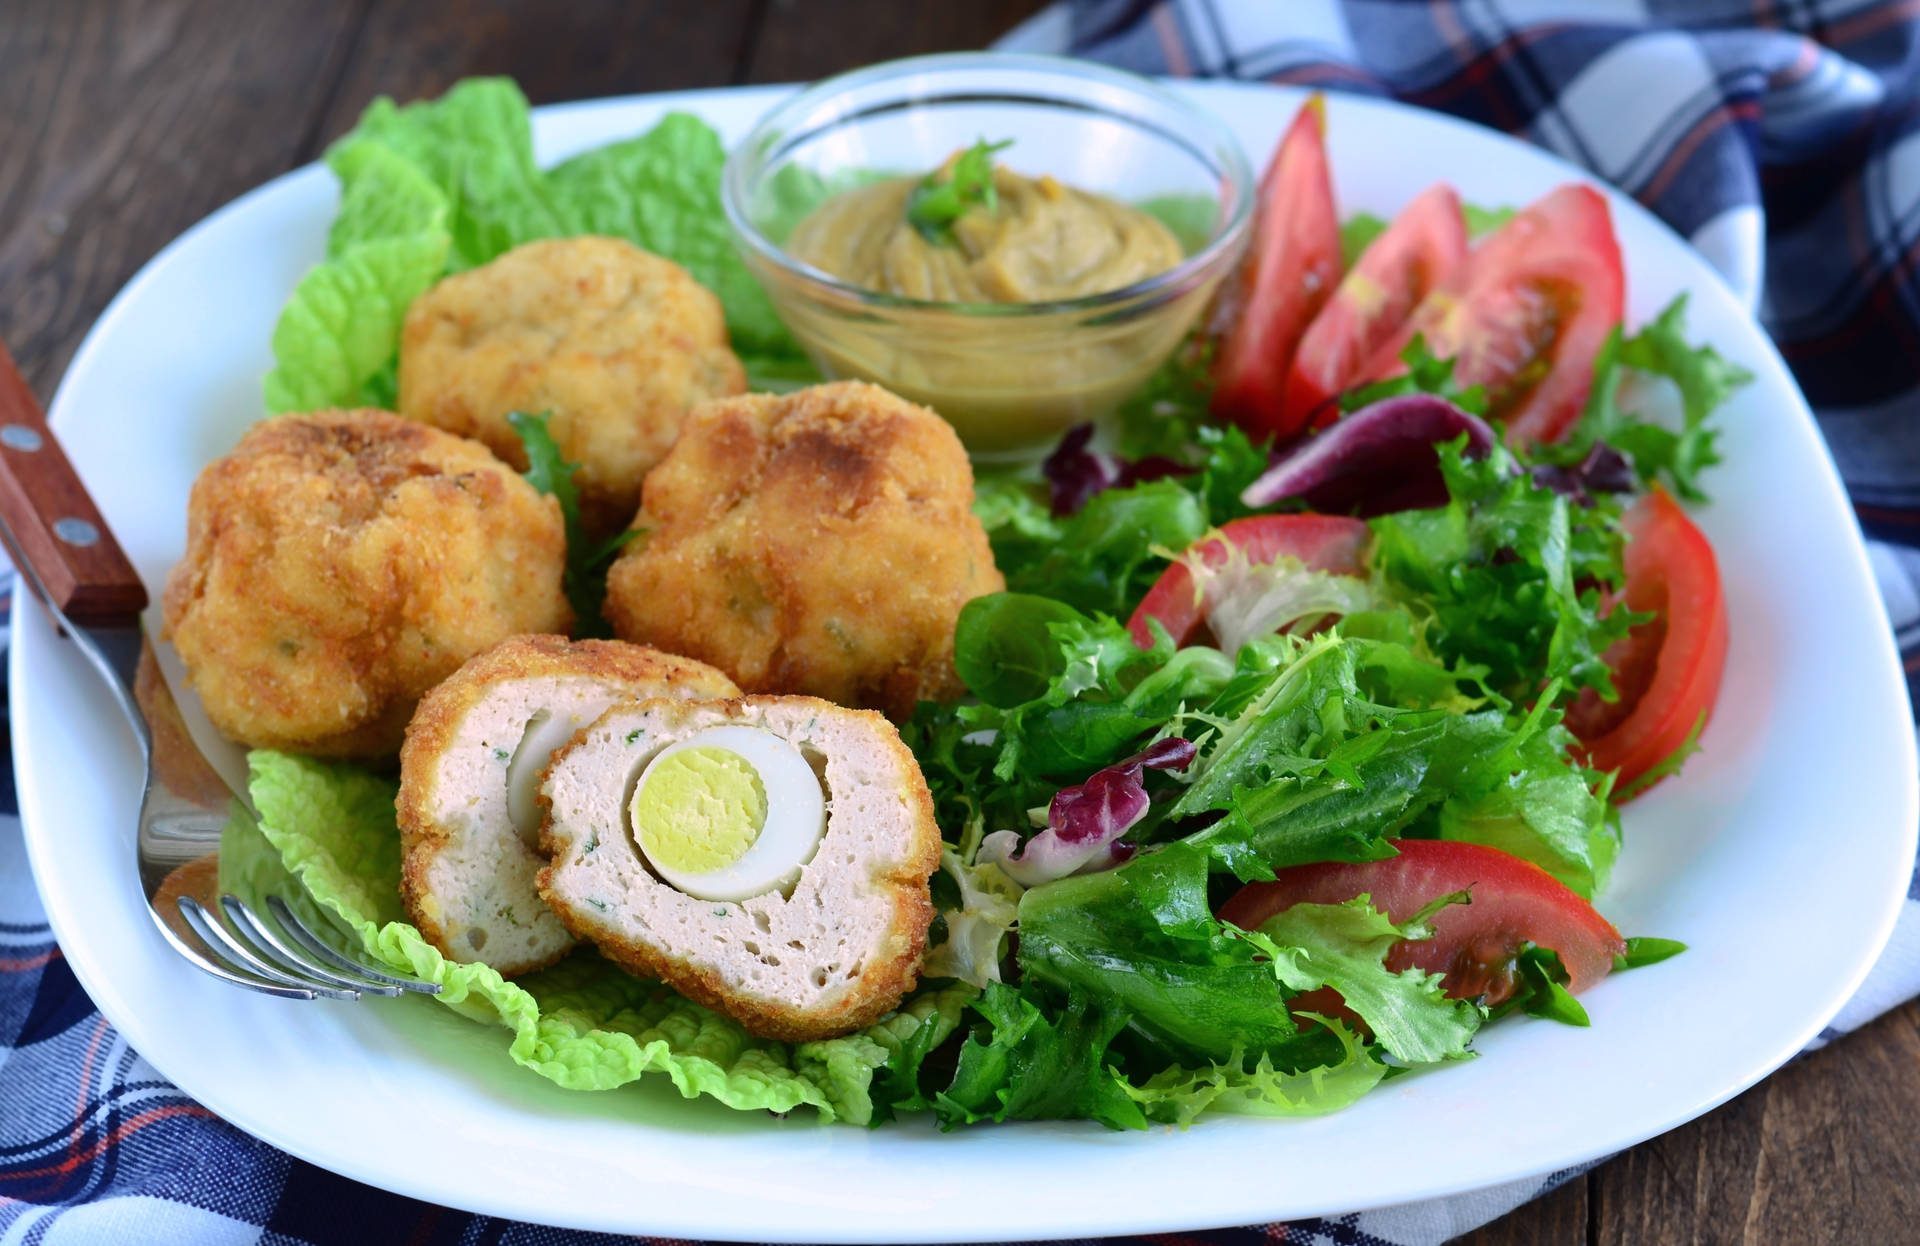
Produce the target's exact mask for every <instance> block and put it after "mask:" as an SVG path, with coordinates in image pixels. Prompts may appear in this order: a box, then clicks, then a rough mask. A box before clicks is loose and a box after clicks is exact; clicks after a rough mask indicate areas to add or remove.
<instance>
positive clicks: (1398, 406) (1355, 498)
mask: <svg viewBox="0 0 1920 1246" xmlns="http://www.w3.org/2000/svg"><path fill="white" fill-rule="evenodd" d="M1462 433H1465V434H1466V435H1467V447H1466V457H1468V458H1470V459H1477V458H1479V457H1480V456H1481V455H1483V454H1485V453H1487V451H1489V450H1491V449H1492V448H1493V440H1494V438H1493V429H1492V428H1491V427H1490V426H1489V425H1488V424H1487V422H1486V421H1485V420H1483V419H1481V418H1480V417H1479V416H1477V415H1472V414H1470V413H1468V412H1466V411H1462V410H1461V409H1460V408H1459V407H1456V406H1454V405H1453V404H1452V403H1450V402H1448V401H1447V400H1446V399H1444V398H1437V397H1435V396H1434V395H1432V394H1403V395H1401V396H1399V397H1397V398H1383V399H1381V400H1380V401H1379V402H1376V403H1372V404H1371V405H1369V406H1365V407H1362V408H1360V410H1358V411H1355V412H1353V413H1352V414H1351V415H1348V416H1347V417H1346V418H1344V419H1342V420H1339V421H1337V422H1336V423H1334V424H1332V425H1330V426H1328V427H1327V428H1326V429H1325V430H1323V431H1321V432H1319V433H1316V434H1315V435H1313V436H1311V437H1309V438H1307V439H1306V440H1305V441H1302V442H1300V443H1298V444H1297V445H1296V446H1294V447H1293V448H1292V449H1291V450H1289V451H1287V452H1286V453H1285V454H1284V455H1283V456H1282V457H1280V458H1279V459H1277V460H1275V462H1274V463H1273V465H1272V466H1270V467H1268V468H1267V470H1266V471H1265V473H1263V474H1262V475H1261V477H1260V479H1258V480H1256V481H1254V482H1253V483H1252V484H1250V485H1248V486H1247V487H1246V490H1245V491H1244V492H1242V493H1241V495H1240V500H1241V501H1242V502H1245V503H1246V504H1247V505H1248V506H1253V507H1262V506H1271V505H1273V504H1274V503H1275V502H1279V501H1281V500H1283V499H1286V498H1300V499H1301V500H1303V501H1305V502H1306V504H1307V505H1308V506H1310V507H1312V508H1313V509H1314V510H1316V511H1321V512H1323V513H1326V514H1335V515H1346V514H1353V515H1358V516H1359V517H1360V518H1362V519H1369V518H1372V517H1373V516H1375V515H1388V514H1392V513H1393V512H1394V511H1404V510H1426V509H1428V508H1431V507H1435V506H1445V505H1446V504H1447V482H1446V479H1445V478H1444V477H1442V476H1441V474H1440V456H1439V454H1437V453H1436V452H1435V451H1434V445H1435V444H1436V443H1438V442H1443V441H1452V440H1453V439H1454V438H1455V437H1458V436H1459V435H1460V434H1462Z"/></svg>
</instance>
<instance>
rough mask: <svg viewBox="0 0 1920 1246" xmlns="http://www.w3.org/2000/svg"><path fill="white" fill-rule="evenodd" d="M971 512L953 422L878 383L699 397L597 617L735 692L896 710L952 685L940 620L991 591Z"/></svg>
mask: <svg viewBox="0 0 1920 1246" xmlns="http://www.w3.org/2000/svg"><path fill="white" fill-rule="evenodd" d="M972 506H973V470H972V467H971V466H970V464H969V463H968V461H967V454H966V451H965V450H964V449H962V448H961V445H960V440H959V438H958V437H956V436H955V435H954V432H953V430H952V428H950V427H949V426H948V425H947V423H946V422H945V421H944V420H942V419H941V418H940V417H939V416H938V415H935V414H934V413H933V412H932V411H930V410H928V409H927V408H925V407H922V406H917V405H915V404H913V403H910V402H908V401H906V400H905V399H903V398H898V397H896V396H894V395H893V394H890V393H888V392H887V391H886V390H884V389H881V388H880V387H879V386H877V385H869V384H866V383H864V382H860V381H843V382H838V383H835V384H831V385H817V386H814V387H813V388H811V389H804V390H800V391H798V392H796V393H792V394H785V395H779V396H775V395H769V394H752V395H747V396H745V397H740V398H729V399H722V400H718V401H715V402H710V403H707V404H706V405H704V406H701V407H699V408H696V409H695V410H694V412H693V413H692V414H691V415H689V416H688V417H687V423H686V427H685V428H684V430H683V431H682V432H681V435H680V440H679V441H678V442H677V443H676V444H675V445H674V448H673V450H672V452H671V453H669V454H668V455H667V457H666V458H665V459H663V460H662V461H661V463H660V465H659V466H658V467H656V468H654V470H653V471H652V472H651V473H649V474H648V476H647V480H646V488H645V496H644V502H643V505H642V507H641V511H640V514H639V516H638V517H637V518H636V519H635V520H634V527H636V528H638V529H640V530H641V532H640V535H639V536H637V537H636V538H635V539H634V540H633V541H632V542H630V543H629V544H628V546H627V549H626V551H625V552H624V553H623V554H622V555H621V557H620V559H619V561H617V562H616V563H615V564H614V566H613V569H612V571H611V572H610V574H609V576H608V580H607V601H606V615H607V618H608V620H609V621H610V622H611V623H612V624H613V627H614V630H615V631H616V632H617V633H618V634H619V635H620V636H621V637H622V638H624V639H627V640H632V641H636V642H639V643H642V644H650V645H655V646H657V647H659V648H662V649H666V650H668V651H670V652H673V653H684V654H686V655H688V656H689V657H696V658H699V659H700V660H701V661H703V662H709V663H711V664H713V665H714V666H717V667H719V668H720V669H721V670H723V671H725V672H727V674H729V675H731V676H732V677H733V679H734V681H735V682H736V683H738V684H739V685H740V686H741V687H742V688H744V689H746V690H747V691H748V692H770V693H803V694H807V695H811V696H818V697H824V698H826V699H827V700H829V701H834V702H837V703H839V704H841V705H849V706H857V707H862V708H868V709H877V710H881V711H882V712H884V713H886V714H887V715H888V716H890V717H892V718H894V719H896V720H899V719H903V718H905V717H906V716H907V715H908V714H910V713H911V712H912V710H913V706H914V702H915V701H916V700H923V699H924V700H938V699H946V698H951V697H955V696H958V695H960V693H961V692H962V691H963V690H964V689H963V687H962V685H961V683H960V679H959V676H958V675H957V674H956V673H955V671H954V666H953V626H954V620H955V619H956V618H957V617H958V616H959V613H960V607H961V606H963V605H964V604H966V602H967V601H969V600H971V599H972V598H974V597H978V596H981V595H982V594H985V593H992V592H998V591H999V590H1001V589H1003V588H1004V587H1006V582H1005V580H1004V579H1002V577H1001V575H1000V572H999V571H998V570H996V569H995V567H994V565H993V551H992V549H991V548H990V547H989V546H988V544H987V535H986V531H985V530H984V529H983V528H982V527H981V525H980V521H979V520H978V519H977V518H976V517H975V516H974V514H973V510H972Z"/></svg>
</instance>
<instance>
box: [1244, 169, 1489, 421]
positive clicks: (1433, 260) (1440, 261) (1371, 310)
mask: <svg viewBox="0 0 1920 1246" xmlns="http://www.w3.org/2000/svg"><path fill="white" fill-rule="evenodd" d="M1466 255H1467V222H1466V218H1465V217H1464V216H1463V215H1462V214H1461V211H1460V196H1459V195H1457V194H1455V193H1454V190H1453V187H1451V186H1449V185H1447V184H1446V183H1445V182H1436V183H1434V184H1433V185H1432V186H1429V187H1427V189H1426V190H1424V191H1422V192H1420V194H1419V196H1418V197H1417V198H1415V199H1414V201H1413V202H1412V203H1410V204H1408V205H1407V206H1406V207H1405V208H1404V209H1402V210H1401V212H1400V215H1399V216H1397V217H1395V218H1394V221H1393V224H1391V225H1389V226H1388V227H1387V229H1386V232H1385V233H1383V234H1381V235H1380V236H1379V237H1378V238H1375V239H1374V240H1373V242H1372V243H1371V244H1370V245H1369V246H1368V247H1367V249H1366V250H1365V251H1363V252H1362V253H1361V255H1360V258H1359V261H1358V262H1357V263H1355V264H1354V266H1353V269H1352V270H1351V271H1350V272H1348V273H1347V275H1346V276H1345V277H1344V278H1342V279H1341V281H1340V285H1339V286H1338V288H1336V289H1335V290H1334V292H1333V297H1332V298H1331V299H1329V300H1328V301H1327V305H1326V306H1325V307H1322V308H1321V309H1320V314H1319V315H1317V316H1315V317H1314V318H1313V323H1312V324H1310V325H1308V326H1307V331H1306V333H1305V335H1304V336H1302V337H1301V339H1300V349H1299V350H1298V351H1297V352H1296V353H1295V355H1294V357H1293V368H1292V370H1291V372H1289V374H1288V376H1287V392H1286V397H1285V399H1284V400H1283V401H1282V403H1281V421H1280V422H1281V425H1282V427H1281V429H1280V432H1281V434H1282V435H1283V436H1285V435H1290V434H1292V433H1296V432H1299V431H1301V430H1302V429H1304V428H1306V427H1307V426H1308V425H1310V424H1319V423H1325V422H1331V420H1332V419H1333V417H1334V416H1335V415H1336V414H1337V413H1336V412H1335V410H1334V409H1333V405H1332V400H1333V399H1334V398H1335V397H1336V396H1338V395H1339V394H1340V393H1341V391H1343V390H1345V389H1347V388H1349V387H1350V386H1352V385H1353V384H1354V383H1356V382H1357V381H1359V380H1361V379H1362V377H1363V376H1364V375H1365V372H1366V369H1367V366H1368V364H1370V363H1371V362H1372V361H1373V359H1374V357H1375V356H1376V355H1378V354H1379V352H1380V349H1381V347H1382V346H1384V345H1385V344H1386V343H1387V342H1388V341H1390V340H1391V339H1392V338H1393V336H1394V334H1395V332H1396V331H1397V330H1398V329H1399V328H1400V326H1402V325H1403V324H1405V323H1406V321H1407V317H1408V316H1410V315H1412V314H1413V309H1414V308H1415V307H1417V306H1419V304H1420V302H1421V300H1423V299H1425V298H1426V296H1427V294H1428V292H1429V291H1431V290H1433V289H1434V287H1436V286H1438V285H1439V284H1440V283H1441V282H1443V281H1445V280H1446V279H1447V278H1448V277H1449V276H1451V275H1452V274H1453V270H1454V269H1455V268H1456V267H1458V266H1459V264H1460V263H1461V261H1463V260H1464V259H1465V258H1466Z"/></svg>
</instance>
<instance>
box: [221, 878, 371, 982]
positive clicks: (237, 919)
mask: <svg viewBox="0 0 1920 1246" xmlns="http://www.w3.org/2000/svg"><path fill="white" fill-rule="evenodd" d="M220 909H221V911H222V912H224V913H225V914H226V915H227V920H228V921H230V922H232V923H233V925H234V926H235V927H236V928H237V929H238V930H239V932H240V933H241V934H242V935H243V936H245V937H246V939H247V941H248V942H249V943H251V944H252V945H253V948H254V950H255V951H257V952H259V953H260V954H261V955H263V956H265V957H266V958H267V959H268V960H271V961H274V962H277V963H278V964H279V965H280V967H281V968H283V969H285V970H287V971H288V972H289V973H293V974H296V975H298V976H300V977H305V978H313V979H317V980H319V981H321V982H324V983H326V984H327V985H328V986H337V987H340V988H341V989H342V990H348V991H366V992H370V993H372V994H374V995H386V996H395V995H398V994H400V988H399V987H397V986H389V985H387V984H386V983H384V982H373V981H370V980H366V979H356V978H349V977H345V976H343V975H341V974H337V973H335V972H333V971H332V970H331V969H326V968H323V967H321V966H319V965H316V964H314V963H313V962H312V961H310V960H307V959H305V958H303V957H302V956H301V955H300V954H299V953H298V952H296V951H294V950H293V949H292V948H290V947H288V946H287V945H286V942H285V941H284V940H283V939H281V938H280V936H279V935H277V934H275V933H273V930H272V928H271V927H269V926H268V925H267V924H266V923H265V922H263V921H261V920H260V918H259V917H258V916H257V915H256V914H255V913H254V911H253V910H252V909H250V908H248V907H247V903H246V901H244V900H242V899H241V898H240V897H239V896H236V895H233V894H232V893H230V892H229V893H228V894H226V895H223V896H221V897H220Z"/></svg>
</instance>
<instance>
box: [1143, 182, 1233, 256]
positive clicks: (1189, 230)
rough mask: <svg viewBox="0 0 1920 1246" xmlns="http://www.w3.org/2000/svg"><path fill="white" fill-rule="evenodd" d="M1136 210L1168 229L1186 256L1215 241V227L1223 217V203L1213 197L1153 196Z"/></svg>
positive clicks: (1197, 195) (1198, 195)
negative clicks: (1221, 213) (1221, 209)
mask: <svg viewBox="0 0 1920 1246" xmlns="http://www.w3.org/2000/svg"><path fill="white" fill-rule="evenodd" d="M1134 206H1135V207H1137V208H1139V209H1140V210H1141V211H1142V212H1145V213H1146V214H1147V215H1148V216H1151V217H1152V218H1153V219H1154V220H1156V221H1159V222H1160V223H1161V224H1162V225H1165V226H1166V227H1167V230H1168V232H1169V233H1171V234H1172V235H1173V236H1174V238H1175V239H1177V240H1178V241H1179V243H1180V250H1181V252H1182V253H1183V254H1186V255H1192V254H1193V253H1194V252H1196V251H1199V250H1200V249H1201V248H1203V247H1205V246H1206V245H1207V242H1208V240H1209V239H1211V238H1212V237H1213V229H1214V223H1215V222H1216V221H1217V220H1218V219H1219V217H1220V201H1219V200H1218V199H1215V198H1214V197H1213V196H1212V195H1202V194H1192V193H1187V194H1171V195H1153V196H1150V197H1149V198H1146V199H1142V200H1141V201H1140V202H1139V203H1137V204H1135V205H1134Z"/></svg>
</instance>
